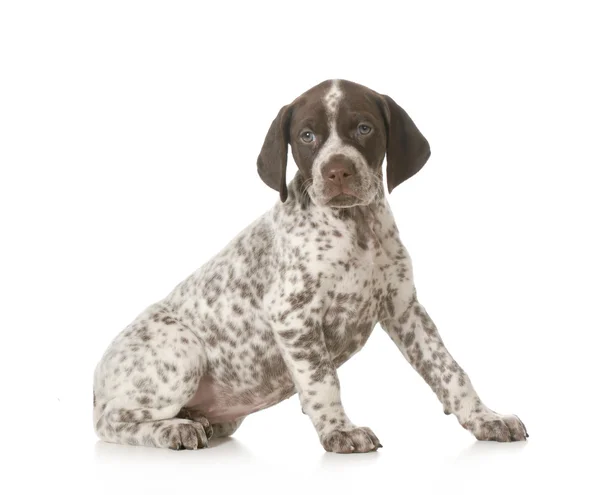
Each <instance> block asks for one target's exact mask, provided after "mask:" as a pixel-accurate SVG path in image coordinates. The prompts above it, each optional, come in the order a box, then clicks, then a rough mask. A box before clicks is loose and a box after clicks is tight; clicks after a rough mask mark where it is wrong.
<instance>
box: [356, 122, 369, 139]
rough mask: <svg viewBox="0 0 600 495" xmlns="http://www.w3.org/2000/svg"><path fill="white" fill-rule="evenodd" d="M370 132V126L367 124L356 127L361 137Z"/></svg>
mask: <svg viewBox="0 0 600 495" xmlns="http://www.w3.org/2000/svg"><path fill="white" fill-rule="evenodd" d="M370 132H371V126H369V125H367V124H359V125H358V133H359V134H362V135H363V136H366V135H367V134H369V133H370Z"/></svg>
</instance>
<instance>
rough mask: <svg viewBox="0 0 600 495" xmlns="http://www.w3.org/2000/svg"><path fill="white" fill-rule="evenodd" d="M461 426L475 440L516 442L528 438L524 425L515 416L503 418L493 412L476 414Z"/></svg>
mask: <svg viewBox="0 0 600 495" xmlns="http://www.w3.org/2000/svg"><path fill="white" fill-rule="evenodd" d="M462 426H463V428H466V429H467V430H469V431H470V432H471V433H473V435H475V438H476V439H477V440H491V441H496V442H518V441H521V440H526V439H527V437H528V436H529V434H528V433H527V429H526V428H525V425H524V424H523V422H522V421H521V420H520V419H519V418H518V417H517V416H512V415H507V416H503V415H501V414H498V413H495V412H493V411H486V412H483V413H480V414H476V415H474V416H473V417H472V418H471V419H469V421H467V422H466V423H464V424H463V425H462Z"/></svg>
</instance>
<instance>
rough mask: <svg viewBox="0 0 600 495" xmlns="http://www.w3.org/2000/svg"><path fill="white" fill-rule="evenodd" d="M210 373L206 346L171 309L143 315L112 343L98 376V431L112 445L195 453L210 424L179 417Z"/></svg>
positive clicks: (96, 419)
mask: <svg viewBox="0 0 600 495" xmlns="http://www.w3.org/2000/svg"><path fill="white" fill-rule="evenodd" d="M205 370H206V355H205V352H204V345H203V343H202V342H201V341H200V340H199V339H198V337H197V336H196V335H195V334H194V333H193V332H192V331H191V330H189V329H188V328H187V327H186V326H185V325H184V324H183V323H181V322H180V321H179V320H178V319H177V318H176V317H174V316H173V315H171V314H169V312H168V311H166V310H163V309H160V310H156V309H155V310H153V311H148V312H147V313H145V314H142V315H141V316H140V317H139V318H138V319H137V320H136V321H135V322H134V323H132V324H131V325H129V326H128V327H127V328H126V329H125V330H124V331H123V332H122V333H121V334H120V335H119V336H118V337H117V338H116V339H115V340H114V342H113V343H112V344H111V346H110V347H109V348H108V350H107V351H106V353H105V354H104V356H103V358H102V360H101V361H100V364H99V365H98V367H97V368H96V373H95V376H94V428H95V430H96V433H97V434H98V436H99V437H100V438H101V439H102V440H105V441H107V442H113V443H125V444H131V445H150V446H156V447H163V448H171V449H196V448H203V447H206V446H207V445H208V439H209V438H210V434H211V433H212V431H211V430H210V428H209V425H208V422H206V424H204V422H200V421H193V420H191V419H189V418H188V419H184V418H182V417H181V416H180V415H179V413H180V411H181V409H182V408H183V407H184V406H185V404H186V403H187V402H188V401H189V400H190V398H191V397H192V396H193V395H194V393H195V392H196V390H197V388H198V383H199V382H200V378H201V377H202V375H203V373H204V372H205Z"/></svg>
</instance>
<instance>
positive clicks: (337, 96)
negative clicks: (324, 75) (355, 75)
mask: <svg viewBox="0 0 600 495" xmlns="http://www.w3.org/2000/svg"><path fill="white" fill-rule="evenodd" d="M343 96H344V93H343V92H342V89H341V88H340V81H338V80H337V79H335V80H334V81H332V83H331V88H329V91H328V92H327V93H326V94H325V96H324V98H323V100H324V102H325V110H326V111H327V118H328V120H329V122H330V127H331V123H332V121H335V117H336V116H337V111H338V108H339V106H340V101H341V99H342V97H343Z"/></svg>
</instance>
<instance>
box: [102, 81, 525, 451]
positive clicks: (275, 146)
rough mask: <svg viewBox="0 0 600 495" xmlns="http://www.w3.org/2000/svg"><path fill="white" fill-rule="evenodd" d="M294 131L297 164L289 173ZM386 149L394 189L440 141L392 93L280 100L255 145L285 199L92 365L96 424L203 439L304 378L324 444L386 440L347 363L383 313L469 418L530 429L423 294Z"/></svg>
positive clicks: (148, 435) (124, 435)
mask: <svg viewBox="0 0 600 495" xmlns="http://www.w3.org/2000/svg"><path fill="white" fill-rule="evenodd" d="M288 145H291V149H292V154H293V156H294V159H295V162H296V164H297V165H298V168H299V170H298V173H297V174H296V176H295V178H294V179H293V180H292V181H291V183H290V184H289V185H288V184H286V182H285V171H286V164H287V151H288ZM385 156H387V171H386V175H387V185H388V190H389V191H390V192H391V190H392V189H393V188H394V187H395V186H396V185H398V184H399V183H401V182H403V181H404V180H406V179H407V178H409V177H410V176H411V175H413V174H414V173H416V172H417V171H418V170H419V169H420V168H421V167H422V166H423V164H424V163H425V162H426V161H427V159H428V157H429V145H428V143H427V141H426V140H425V138H424V137H423V136H422V134H421V133H420V132H419V131H418V129H417V128H416V126H415V125H414V123H413V122H412V120H411V119H410V118H409V117H408V115H407V114H406V113H405V112H404V110H402V108H400V107H399V106H398V105H397V104H396V103H395V102H394V101H393V100H392V99H391V98H389V97H387V96H385V95H380V94H378V93H376V92H374V91H371V90H369V89H368V88H365V87H363V86H359V85H357V84H354V83H350V82H348V81H337V80H336V81H326V82H324V83H322V84H320V85H318V86H316V87H314V88H312V89H310V90H309V91H307V92H306V93H304V94H303V95H301V96H300V97H298V98H297V99H296V100H294V102H292V103H291V104H290V105H286V106H285V107H283V108H282V109H281V111H280V112H279V114H278V116H277V118H276V119H275V120H274V121H273V124H272V125H271V128H270V129H269V132H268V134H267V137H266V139H265V143H264V145H263V149H262V151H261V154H260V156H259V159H258V171H259V174H260V176H261V178H262V179H263V181H265V183H267V184H268V185H269V186H271V187H272V188H274V189H276V190H278V191H279V193H280V196H281V200H282V201H279V202H278V203H277V204H276V205H275V206H274V207H273V208H272V209H271V210H270V211H268V212H267V213H265V214H264V215H263V216H261V217H260V218H259V219H258V220H256V221H255V222H254V223H253V224H251V225H250V226H249V227H248V228H246V229H245V230H244V231H243V232H241V233H240V234H239V235H238V236H237V237H236V238H234V239H233V240H232V241H231V242H230V243H229V244H228V245H227V246H226V247H225V248H224V249H223V250H222V251H221V252H220V253H219V254H218V255H217V256H215V257H214V258H213V259H211V260H210V261H208V262H207V263H206V264H205V265H203V266H202V267H201V268H199V269H198V270H197V271H196V272H195V273H193V274H192V275H191V276H190V277H188V278H187V279H186V280H184V281H183V282H181V283H180V284H179V285H178V286H177V287H175V289H174V290H173V291H172V292H171V293H170V294H169V295H168V296H167V297H165V298H164V299H163V300H161V301H159V302H157V303H155V304H153V305H151V306H150V307H148V308H147V309H146V310H144V311H143V312H142V313H141V314H140V315H139V316H138V317H137V318H136V319H135V320H134V321H133V322H132V323H131V324H130V325H128V326H127V328H125V329H124V330H123V331H122V332H121V333H120V334H119V335H118V336H117V337H116V339H115V340H114V341H113V342H112V343H111V344H110V346H109V348H108V349H107V351H106V352H105V354H104V355H103V357H102V359H101V361H100V363H99V364H98V366H97V368H96V372H95V376H94V427H95V430H96V432H97V434H98V435H99V436H100V438H102V439H103V440H106V441H108V442H117V443H128V444H133V445H149V446H156V447H167V448H173V449H183V448H185V449H196V448H202V447H206V446H207V445H208V441H209V440H210V438H211V437H217V436H225V435H230V434H232V433H233V432H234V431H235V430H236V429H237V428H238V426H239V425H240V423H241V422H242V420H243V419H244V417H246V416H247V415H248V414H251V413H253V412H256V411H259V410H261V409H264V408H267V407H270V406H272V405H274V404H277V403H278V402H280V401H282V400H284V399H286V398H288V397H290V396H292V395H293V394H295V393H298V394H299V398H300V403H301V406H302V410H303V411H304V412H305V413H306V414H307V415H308V416H309V418H310V419H311V421H312V423H313V425H314V427H315V430H316V432H317V434H318V436H319V439H320V441H321V443H322V445H323V447H324V448H325V449H326V450H328V451H333V452H368V451H372V450H377V448H379V447H380V446H381V444H380V442H379V440H378V438H377V437H376V436H375V434H374V433H373V432H372V431H371V430H370V429H369V428H366V427H358V426H356V425H354V424H353V423H352V421H351V420H350V419H349V417H348V416H347V414H346V412H345V410H344V407H343V405H342V400H341V396H340V384H339V380H338V376H337V372H336V369H337V368H338V367H339V366H340V365H341V364H342V363H344V362H345V361H347V360H348V359H349V358H350V357H351V356H352V355H353V354H355V353H356V352H358V351H359V350H360V349H361V348H362V347H363V346H364V344H365V342H366V341H367V339H368V338H369V336H370V334H371V332H372V331H373V329H374V327H375V325H376V324H377V323H380V325H381V326H382V327H383V329H384V330H385V331H386V332H387V333H388V334H389V335H390V337H391V338H392V340H393V341H394V343H395V344H396V345H397V346H398V348H399V350H400V352H401V353H402V354H403V355H404V357H405V358H406V359H407V360H408V361H409V362H410V364H411V365H412V366H413V367H414V368H415V369H416V370H417V372H418V373H419V374H421V376H422V377H423V378H424V380H425V381H426V382H427V383H428V384H429V385H430V387H431V388H432V390H433V391H434V392H435V394H436V395H437V397H438V398H439V400H440V401H441V403H442V404H443V407H444V410H445V412H446V413H448V414H450V413H452V414H455V415H456V417H457V418H458V421H459V422H460V424H461V425H462V426H463V427H464V428H466V429H468V430H470V431H471V432H472V433H473V434H474V435H475V436H476V437H477V438H479V439H483V440H498V441H511V440H522V439H524V438H525V437H526V435H527V434H526V431H525V428H524V426H523V424H522V423H521V422H520V420H519V419H518V418H517V417H516V416H502V415H499V414H497V413H495V412H494V411H492V410H490V409H489V408H487V407H486V406H485V405H484V404H483V403H482V402H481V400H480V398H479V397H478V395H477V393H476V392H475V390H474V389H473V386H472V385H471V382H470V380H469V378H468V377H467V375H466V374H465V372H464V371H463V370H462V369H461V368H460V366H459V365H458V364H457V363H456V361H454V359H453V358H452V356H451V355H450V354H449V352H448V351H447V350H446V348H445V347H444V344H443V342H442V340H441V338H440V336H439V334H438V331H437V329H436V327H435V325H434V324H433V322H432V320H431V319H430V318H429V316H428V315H427V312H426V311H425V309H424V308H423V306H422V305H421V304H420V303H419V301H418V299H417V296H416V291H415V287H414V283H413V272H412V265H411V261H410V257H409V255H408V253H407V251H406V249H405V248H404V246H403V244H402V242H401V241H400V237H399V233H398V229H397V227H396V224H395V221H394V218H393V215H392V212H391V210H390V207H389V204H388V202H387V200H386V199H385V195H384V192H383V172H382V170H383V168H382V164H383V159H384V157H385Z"/></svg>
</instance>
